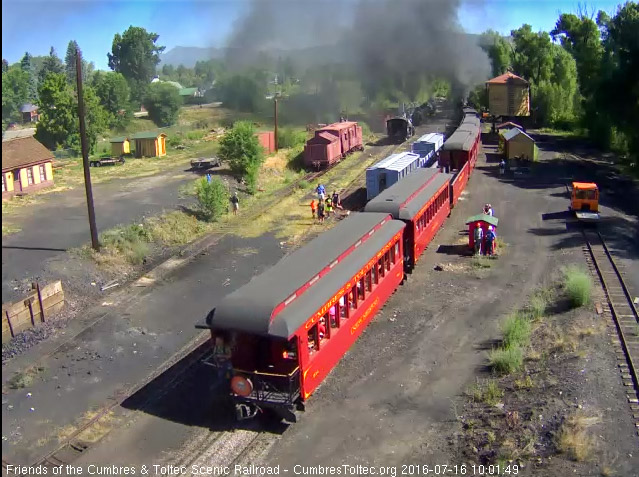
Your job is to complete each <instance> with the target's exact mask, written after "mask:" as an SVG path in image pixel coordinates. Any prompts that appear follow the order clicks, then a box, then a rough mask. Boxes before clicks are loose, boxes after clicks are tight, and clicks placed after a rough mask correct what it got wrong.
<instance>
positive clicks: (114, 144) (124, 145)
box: [109, 137, 131, 157]
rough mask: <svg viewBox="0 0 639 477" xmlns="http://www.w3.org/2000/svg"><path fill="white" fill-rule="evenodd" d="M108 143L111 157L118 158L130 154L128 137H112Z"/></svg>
mask: <svg viewBox="0 0 639 477" xmlns="http://www.w3.org/2000/svg"><path fill="white" fill-rule="evenodd" d="M109 142H110V143H111V155H112V156H114V157H119V156H124V155H125V154H130V153H131V143H130V142H129V138H128V137H114V138H111V139H110V140H109Z"/></svg>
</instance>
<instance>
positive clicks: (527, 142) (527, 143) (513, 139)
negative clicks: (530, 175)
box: [502, 128, 539, 161]
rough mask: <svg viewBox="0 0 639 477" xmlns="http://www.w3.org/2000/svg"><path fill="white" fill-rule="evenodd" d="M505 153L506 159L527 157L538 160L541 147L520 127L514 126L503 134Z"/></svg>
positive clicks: (529, 159) (526, 158)
mask: <svg viewBox="0 0 639 477" xmlns="http://www.w3.org/2000/svg"><path fill="white" fill-rule="evenodd" d="M502 137H503V141H504V143H505V144H504V154H505V157H506V159H515V158H518V159H525V160H527V161H536V160H537V156H538V155H539V149H538V148H537V145H536V144H535V140H534V139H533V138H531V137H530V136H529V135H528V134H526V133H525V132H523V131H522V130H520V129H517V128H513V129H510V130H508V131H506V132H505V133H504V134H503V136H502Z"/></svg>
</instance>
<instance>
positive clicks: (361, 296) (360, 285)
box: [357, 277, 366, 301]
mask: <svg viewBox="0 0 639 477" xmlns="http://www.w3.org/2000/svg"><path fill="white" fill-rule="evenodd" d="M357 299H358V300H360V301H364V300H365V299H366V291H365V290H364V277H362V278H360V279H359V281H358V282H357Z"/></svg>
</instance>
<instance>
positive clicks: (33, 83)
mask: <svg viewBox="0 0 639 477" xmlns="http://www.w3.org/2000/svg"><path fill="white" fill-rule="evenodd" d="M32 58H33V57H32V56H31V54H30V53H29V52H28V51H27V52H26V53H25V54H24V56H23V57H22V60H20V66H21V67H22V71H24V72H25V73H27V75H28V79H27V81H28V84H29V87H28V92H29V93H28V95H27V100H28V101H31V102H35V101H37V99H38V78H37V76H36V73H35V68H34V66H33V62H32Z"/></svg>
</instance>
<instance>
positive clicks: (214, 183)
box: [196, 177, 228, 220]
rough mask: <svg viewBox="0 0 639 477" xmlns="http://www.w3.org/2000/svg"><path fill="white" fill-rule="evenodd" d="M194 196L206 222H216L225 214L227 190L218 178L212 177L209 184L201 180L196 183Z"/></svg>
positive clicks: (203, 179)
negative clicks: (205, 217)
mask: <svg viewBox="0 0 639 477" xmlns="http://www.w3.org/2000/svg"><path fill="white" fill-rule="evenodd" d="M196 195H197V199H198V201H199V202H200V206H201V207H202V210H203V212H204V214H205V215H206V216H207V219H208V220H217V219H218V218H219V217H220V216H221V215H222V214H224V213H226V212H227V210H228V207H227V205H228V197H227V190H226V186H225V185H224V183H223V182H222V181H221V180H220V178H218V177H213V178H212V179H211V182H210V183H209V182H208V181H207V180H206V178H202V180H200V181H199V182H198V183H197V187H196Z"/></svg>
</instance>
